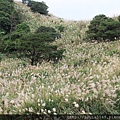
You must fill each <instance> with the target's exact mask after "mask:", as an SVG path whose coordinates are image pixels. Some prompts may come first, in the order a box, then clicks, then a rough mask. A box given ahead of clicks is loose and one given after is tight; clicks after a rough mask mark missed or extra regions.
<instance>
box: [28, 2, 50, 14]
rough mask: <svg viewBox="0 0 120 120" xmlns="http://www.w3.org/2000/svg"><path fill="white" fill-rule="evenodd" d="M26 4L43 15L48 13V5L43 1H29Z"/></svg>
mask: <svg viewBox="0 0 120 120" xmlns="http://www.w3.org/2000/svg"><path fill="white" fill-rule="evenodd" d="M27 6H29V7H30V9H31V10H32V11H33V12H38V13H40V14H43V15H47V14H48V10H47V9H48V6H47V5H46V4H45V3H44V2H35V1H29V2H28V4H27Z"/></svg>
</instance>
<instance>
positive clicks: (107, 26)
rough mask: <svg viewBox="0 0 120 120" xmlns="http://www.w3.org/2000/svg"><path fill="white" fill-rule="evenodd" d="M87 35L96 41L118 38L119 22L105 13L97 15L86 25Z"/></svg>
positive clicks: (119, 34)
mask: <svg viewBox="0 0 120 120" xmlns="http://www.w3.org/2000/svg"><path fill="white" fill-rule="evenodd" d="M87 37H88V38H89V39H90V40H97V41H105V40H110V41H112V40H115V39H119V37H120V22H119V21H115V20H114V19H112V18H108V17H106V16H105V15H97V16H95V17H94V18H93V20H92V21H91V22H90V25H89V26H88V31H87Z"/></svg>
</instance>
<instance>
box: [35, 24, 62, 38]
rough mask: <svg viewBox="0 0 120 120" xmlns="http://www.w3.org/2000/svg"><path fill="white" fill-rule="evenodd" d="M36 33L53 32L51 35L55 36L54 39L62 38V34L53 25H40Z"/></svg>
mask: <svg viewBox="0 0 120 120" xmlns="http://www.w3.org/2000/svg"><path fill="white" fill-rule="evenodd" d="M35 33H46V34H51V37H53V38H54V39H55V38H61V35H60V34H59V33H57V31H56V30H55V29H54V28H52V27H46V26H40V27H39V28H38V29H37V30H36V32H35Z"/></svg>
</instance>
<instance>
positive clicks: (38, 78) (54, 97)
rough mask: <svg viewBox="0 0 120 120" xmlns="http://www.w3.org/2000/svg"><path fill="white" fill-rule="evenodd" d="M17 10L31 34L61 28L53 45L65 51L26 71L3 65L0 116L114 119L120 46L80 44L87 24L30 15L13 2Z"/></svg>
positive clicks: (17, 63) (11, 62)
mask: <svg viewBox="0 0 120 120" xmlns="http://www.w3.org/2000/svg"><path fill="white" fill-rule="evenodd" d="M16 6H17V9H19V10H21V11H23V15H24V20H25V21H26V22H27V23H28V24H29V25H30V27H31V31H35V29H37V27H39V26H41V25H45V26H51V27H56V26H57V25H63V26H65V28H66V29H65V32H63V33H62V38H61V39H59V40H57V41H56V42H55V44H58V45H59V47H60V48H61V47H62V48H65V49H66V51H65V53H64V55H65V57H64V58H63V59H62V60H61V61H60V62H59V63H58V64H55V65H54V64H52V63H50V62H49V63H46V62H43V63H42V64H40V65H38V66H30V65H29V64H28V63H27V62H24V61H22V60H19V59H13V58H5V59H4V60H2V61H1V63H0V90H1V93H0V113H4V114H5V113H26V112H34V113H37V114H41V113H44V114H58V113H69V114H73V113H76V114H80V113H118V111H117V110H116V109H115V103H116V101H117V100H119V98H117V94H116V90H120V41H113V42H108V43H88V42H85V41H83V38H84V37H85V30H86V29H87V25H88V22H87V21H64V20H63V19H61V18H57V17H55V16H52V15H51V16H42V15H39V14H38V13H35V14H34V13H32V12H30V10H29V8H28V7H27V6H25V5H23V4H21V3H18V2H16ZM115 100H116V101H115ZM99 105H101V106H99ZM100 109H102V110H101V111H100Z"/></svg>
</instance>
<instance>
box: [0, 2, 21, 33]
mask: <svg viewBox="0 0 120 120" xmlns="http://www.w3.org/2000/svg"><path fill="white" fill-rule="evenodd" d="M18 16H19V14H17V11H16V10H15V8H14V2H13V0H1V1H0V31H1V32H5V33H6V34H7V33H10V32H11V31H12V30H14V29H15V27H16V25H17V24H18V23H19V22H20V19H19V17H18Z"/></svg>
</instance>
